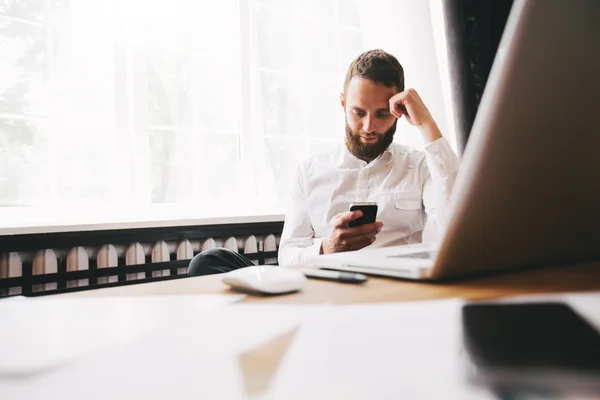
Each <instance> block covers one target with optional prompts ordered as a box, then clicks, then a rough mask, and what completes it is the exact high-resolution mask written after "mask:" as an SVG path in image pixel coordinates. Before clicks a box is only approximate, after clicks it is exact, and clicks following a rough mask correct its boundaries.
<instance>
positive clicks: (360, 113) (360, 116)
mask: <svg viewBox="0 0 600 400" xmlns="http://www.w3.org/2000/svg"><path fill="white" fill-rule="evenodd" d="M354 115H356V116H357V117H359V118H362V117H364V116H365V115H367V113H365V112H364V111H357V110H355V111H354Z"/></svg>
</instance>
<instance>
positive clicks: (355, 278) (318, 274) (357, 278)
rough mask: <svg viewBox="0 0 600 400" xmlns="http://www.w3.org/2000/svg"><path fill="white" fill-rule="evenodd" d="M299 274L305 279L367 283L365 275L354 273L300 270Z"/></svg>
mask: <svg viewBox="0 0 600 400" xmlns="http://www.w3.org/2000/svg"><path fill="white" fill-rule="evenodd" d="M300 272H302V273H303V274H304V276H306V277H307V278H316V279H329V280H332V281H338V282H343V283H363V282H366V281H367V277H366V275H363V274H358V273H356V272H343V271H329V270H323V269H301V270H300Z"/></svg>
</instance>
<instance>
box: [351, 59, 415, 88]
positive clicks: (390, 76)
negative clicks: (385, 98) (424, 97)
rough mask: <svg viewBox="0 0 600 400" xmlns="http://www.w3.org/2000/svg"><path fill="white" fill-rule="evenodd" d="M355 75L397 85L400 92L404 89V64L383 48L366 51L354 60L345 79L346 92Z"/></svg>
mask: <svg viewBox="0 0 600 400" xmlns="http://www.w3.org/2000/svg"><path fill="white" fill-rule="evenodd" d="M355 76H358V77H361V78H364V79H369V80H371V81H373V82H375V83H382V84H384V85H385V86H387V87H393V86H395V87H396V88H397V89H398V92H403V91H404V69H403V68H402V65H400V63H399V62H398V60H397V59H396V57H394V56H393V55H391V54H389V53H387V52H385V51H383V50H381V49H376V50H369V51H365V52H364V53H362V54H361V55H359V56H358V57H356V58H355V59H354V61H352V63H351V64H350V67H348V72H347V73H346V80H345V81H344V94H345V93H346V89H348V84H349V83H350V81H351V80H352V78H354V77H355Z"/></svg>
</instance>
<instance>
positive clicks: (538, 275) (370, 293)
mask: <svg viewBox="0 0 600 400" xmlns="http://www.w3.org/2000/svg"><path fill="white" fill-rule="evenodd" d="M590 290H600V261H597V262H591V263H586V264H579V265H572V266H560V267H550V268H538V269H531V270H525V271H520V272H509V273H501V274H496V275H491V276H486V277H479V278H471V279H465V280H460V281H454V282H445V283H421V282H410V281H404V280H399V279H389V278H375V277H370V278H369V280H368V282H367V283H365V284H362V285H354V284H342V283H338V282H332V281H324V280H316V279H310V280H309V282H308V285H307V286H306V287H305V288H304V289H303V290H302V291H301V292H298V293H292V294H288V295H282V296H257V295H249V296H248V297H247V299H246V300H244V302H247V303H277V304H314V303H331V304H352V303H375V302H391V301H413V300H431V299H443V298H453V297H459V298H463V299H467V300H482V299H492V298H500V297H506V296H513V295H519V294H531V293H554V292H577V291H590ZM214 293H234V292H233V291H231V290H229V289H228V287H227V286H226V285H225V284H223V283H222V282H221V275H210V276H202V277H197V278H187V279H176V280H170V281H163V282H152V283H143V284H139V285H129V286H120V287H114V288H106V289H97V290H88V291H83V292H74V293H69V294H62V295H60V296H136V295H137V296H140V295H169V294H214Z"/></svg>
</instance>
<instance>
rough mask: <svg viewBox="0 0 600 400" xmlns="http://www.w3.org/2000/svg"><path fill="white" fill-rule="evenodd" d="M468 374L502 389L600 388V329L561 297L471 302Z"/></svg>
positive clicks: (467, 309)
mask: <svg viewBox="0 0 600 400" xmlns="http://www.w3.org/2000/svg"><path fill="white" fill-rule="evenodd" d="M462 328H463V343H464V347H465V350H466V353H467V357H468V359H469V364H470V365H469V368H468V371H469V378H470V379H471V380H473V381H475V382H477V383H481V384H484V385H486V386H491V387H495V388H501V389H503V390H507V389H508V390H516V391H524V392H528V391H530V392H539V391H543V392H547V391H551V392H552V391H554V392H567V393H569V392H580V391H583V392H592V393H598V391H600V333H598V331H597V330H596V329H595V328H594V327H592V326H591V325H590V324H589V323H588V322H587V321H586V320H585V319H583V318H582V317H581V316H579V314H577V313H576V312H575V311H574V310H573V309H571V308H570V307H569V306H568V305H566V304H564V303H559V302H544V303H518V304H514V303H504V304H503V303H494V304H490V303H488V304H467V305H465V306H464V307H463V309H462Z"/></svg>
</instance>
